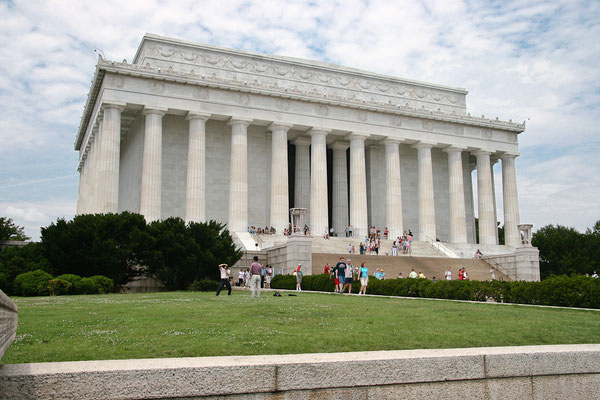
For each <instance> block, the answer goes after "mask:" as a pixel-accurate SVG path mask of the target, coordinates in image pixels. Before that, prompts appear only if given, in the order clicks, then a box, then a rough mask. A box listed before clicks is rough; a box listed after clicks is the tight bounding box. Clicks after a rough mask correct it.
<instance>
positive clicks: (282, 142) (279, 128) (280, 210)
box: [269, 122, 292, 234]
mask: <svg viewBox="0 0 600 400" xmlns="http://www.w3.org/2000/svg"><path fill="white" fill-rule="evenodd" d="M291 127H292V125H288V124H282V123H280V122H273V123H272V124H271V125H269V130H270V131H271V132H272V134H273V137H272V140H271V218H270V225H271V226H272V227H273V228H275V230H276V232H277V233H278V234H283V230H284V229H286V228H287V227H288V224H289V217H288V216H289V212H290V201H289V191H288V190H289V186H288V141H287V135H288V131H289V130H290V128H291Z"/></svg>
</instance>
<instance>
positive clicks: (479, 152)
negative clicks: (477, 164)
mask: <svg viewBox="0 0 600 400" xmlns="http://www.w3.org/2000/svg"><path fill="white" fill-rule="evenodd" d="M471 154H473V155H474V156H489V155H491V154H492V152H491V151H487V150H483V149H479V150H475V151H472V152H471Z"/></svg>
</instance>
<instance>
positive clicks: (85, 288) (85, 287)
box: [75, 278, 98, 294]
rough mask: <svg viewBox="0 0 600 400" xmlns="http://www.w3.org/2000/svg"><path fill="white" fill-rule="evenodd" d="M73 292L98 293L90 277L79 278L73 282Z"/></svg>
mask: <svg viewBox="0 0 600 400" xmlns="http://www.w3.org/2000/svg"><path fill="white" fill-rule="evenodd" d="M75 293H77V294H96V293H98V286H97V285H96V282H94V280H93V279H92V278H81V280H79V281H78V282H77V283H76V284H75Z"/></svg>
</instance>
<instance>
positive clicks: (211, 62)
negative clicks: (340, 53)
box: [150, 45, 464, 106]
mask: <svg viewBox="0 0 600 400" xmlns="http://www.w3.org/2000/svg"><path fill="white" fill-rule="evenodd" d="M150 48H151V49H152V47H150ZM153 51H154V54H155V55H156V56H159V57H160V58H163V59H173V60H181V61H185V62H190V63H195V64H199V65H206V66H210V67H215V68H221V69H229V70H231V71H238V72H242V73H244V72H245V73H258V74H263V75H270V76H273V77H276V78H285V79H294V80H300V81H305V82H307V83H316V84H327V85H330V86H338V87H341V88H344V89H358V90H365V91H371V92H376V93H386V94H388V95H397V96H402V97H409V98H413V99H420V100H429V101H434V102H437V103H445V104H449V105H452V106H464V102H463V101H461V100H462V97H461V96H458V95H454V94H452V93H445V92H443V91H439V90H435V89H433V88H432V89H421V88H414V87H411V86H409V85H406V84H399V83H382V82H381V80H379V79H377V78H360V79H359V78H357V77H354V76H348V75H345V74H343V73H341V74H332V73H328V72H321V71H315V70H314V69H313V68H310V67H304V66H294V67H288V66H281V65H277V64H275V63H274V62H272V61H256V60H247V59H245V58H244V56H236V55H229V54H228V55H218V54H207V53H206V51H205V50H194V49H188V48H183V47H180V46H168V47H167V46H161V45H156V46H154V47H153ZM295 89H296V90H298V88H297V87H296V88H295ZM384 103H385V102H384Z"/></svg>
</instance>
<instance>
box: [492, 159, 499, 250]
mask: <svg viewBox="0 0 600 400" xmlns="http://www.w3.org/2000/svg"><path fill="white" fill-rule="evenodd" d="M498 160H499V158H498V157H497V156H490V172H491V173H492V196H493V198H494V223H495V225H494V233H495V234H496V244H499V243H500V241H499V238H498V207H497V203H496V180H495V179H494V165H495V164H496V163H497V162H498Z"/></svg>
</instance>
